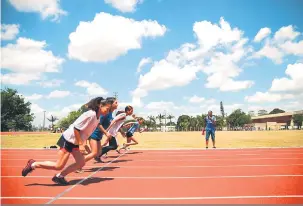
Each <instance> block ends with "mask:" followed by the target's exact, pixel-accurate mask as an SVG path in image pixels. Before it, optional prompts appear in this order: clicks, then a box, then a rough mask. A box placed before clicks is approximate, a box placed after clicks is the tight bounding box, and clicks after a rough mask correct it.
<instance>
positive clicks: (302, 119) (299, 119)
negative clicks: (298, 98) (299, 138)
mask: <svg viewBox="0 0 303 206" xmlns="http://www.w3.org/2000/svg"><path fill="white" fill-rule="evenodd" d="M292 119H293V121H294V123H295V124H296V125H297V126H298V127H299V129H300V128H301V127H302V122H303V114H295V115H293V117H292Z"/></svg>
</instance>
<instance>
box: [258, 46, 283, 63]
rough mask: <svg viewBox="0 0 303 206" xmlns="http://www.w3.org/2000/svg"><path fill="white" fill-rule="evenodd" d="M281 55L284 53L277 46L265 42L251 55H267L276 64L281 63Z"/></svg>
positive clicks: (259, 56)
mask: <svg viewBox="0 0 303 206" xmlns="http://www.w3.org/2000/svg"><path fill="white" fill-rule="evenodd" d="M283 56H284V53H283V52H282V51H281V50H280V49H279V48H277V47H276V46H274V45H271V44H270V43H269V42H267V43H266V44H265V46H264V47H263V48H262V49H260V50H259V51H257V52H256V53H255V54H254V55H253V58H261V57H267V58H269V59H271V60H272V61H273V62H274V63H276V64H282V62H283Z"/></svg>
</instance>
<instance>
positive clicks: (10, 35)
mask: <svg viewBox="0 0 303 206" xmlns="http://www.w3.org/2000/svg"><path fill="white" fill-rule="evenodd" d="M19 27H20V25H19V24H1V40H13V39H15V38H16V36H17V35H18V34H19Z"/></svg>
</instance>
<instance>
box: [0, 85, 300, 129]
mask: <svg viewBox="0 0 303 206" xmlns="http://www.w3.org/2000/svg"><path fill="white" fill-rule="evenodd" d="M30 106H31V103H30V102H28V101H25V99H24V97H22V96H21V95H19V94H18V92H17V90H15V89H11V88H5V89H3V90H2V89H1V131H11V130H12V131H20V130H25V131H32V130H34V127H33V125H32V122H33V120H34V118H35V116H34V114H33V113H32V112H31V109H30ZM83 112H85V107H84V105H83V106H82V107H80V108H79V109H78V110H75V111H72V112H70V113H69V114H68V115H67V116H66V117H64V118H62V119H60V120H59V121H58V122H57V123H55V122H56V121H57V120H58V118H57V117H55V116H51V117H50V118H47V119H48V121H49V122H51V125H52V127H53V128H63V129H66V128H68V127H69V125H70V124H72V123H73V122H74V121H75V120H76V119H77V118H78V117H79V116H80V115H81V114H82V113H83ZM284 112H285V111H283V110H281V109H279V108H275V109H273V110H272V111H271V112H269V113H268V112H267V111H266V110H259V111H258V116H261V115H266V114H277V113H284ZM206 116H207V114H206V113H204V114H203V113H201V114H200V115H196V116H189V115H187V114H182V115H180V116H179V117H178V119H177V122H174V121H172V120H173V119H174V118H175V117H174V116H173V115H171V114H162V113H160V114H158V115H156V116H152V115H150V116H148V117H147V118H146V119H145V122H144V126H146V127H147V128H148V129H149V130H151V131H153V130H157V128H159V127H160V128H161V127H162V126H175V128H176V130H178V131H200V130H202V128H204V127H205V117H206ZM214 116H215V117H216V119H217V129H218V130H221V129H222V128H225V127H226V128H228V129H229V130H236V129H237V128H242V127H244V126H245V125H248V124H251V123H252V119H251V118H252V117H253V116H256V115H255V114H254V112H253V111H249V112H248V113H247V114H246V113H245V112H244V111H242V110H241V109H236V110H234V111H233V112H232V113H231V114H229V115H227V114H226V113H225V111H224V105H223V102H220V114H218V115H214ZM157 120H158V121H157ZM293 121H294V123H295V124H296V125H298V126H299V127H301V126H302V121H303V115H302V114H295V115H293Z"/></svg>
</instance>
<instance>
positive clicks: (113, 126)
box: [98, 106, 133, 162]
mask: <svg viewBox="0 0 303 206" xmlns="http://www.w3.org/2000/svg"><path fill="white" fill-rule="evenodd" d="M132 114H133V107H132V106H126V107H125V111H118V112H117V114H116V117H115V118H114V119H113V120H112V122H111V123H110V125H109V127H108V128H107V129H106V131H107V132H108V133H109V134H110V136H111V137H110V139H109V145H108V146H106V147H103V148H102V153H101V155H99V157H98V158H101V157H102V155H104V154H106V153H107V152H109V151H110V150H117V148H118V143H117V135H118V132H120V133H121V134H122V136H123V137H125V134H124V133H123V132H122V131H121V127H122V126H123V124H124V123H125V120H126V117H127V116H130V115H132ZM100 162H101V160H100Z"/></svg>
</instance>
